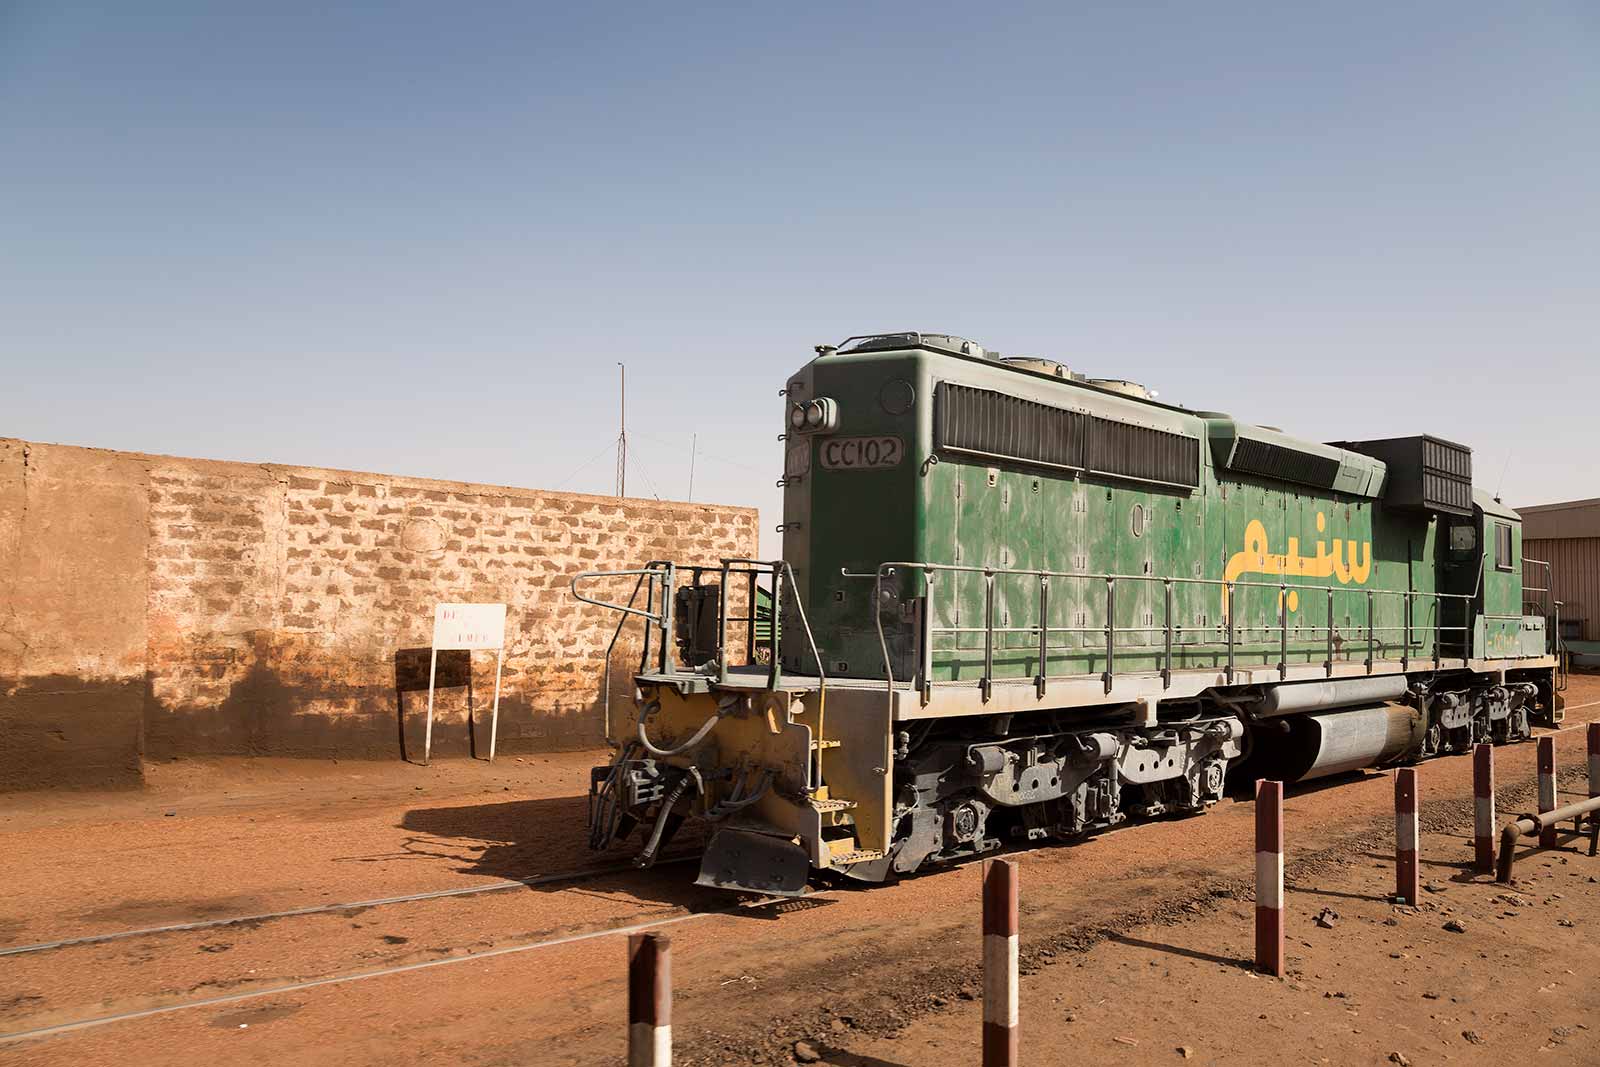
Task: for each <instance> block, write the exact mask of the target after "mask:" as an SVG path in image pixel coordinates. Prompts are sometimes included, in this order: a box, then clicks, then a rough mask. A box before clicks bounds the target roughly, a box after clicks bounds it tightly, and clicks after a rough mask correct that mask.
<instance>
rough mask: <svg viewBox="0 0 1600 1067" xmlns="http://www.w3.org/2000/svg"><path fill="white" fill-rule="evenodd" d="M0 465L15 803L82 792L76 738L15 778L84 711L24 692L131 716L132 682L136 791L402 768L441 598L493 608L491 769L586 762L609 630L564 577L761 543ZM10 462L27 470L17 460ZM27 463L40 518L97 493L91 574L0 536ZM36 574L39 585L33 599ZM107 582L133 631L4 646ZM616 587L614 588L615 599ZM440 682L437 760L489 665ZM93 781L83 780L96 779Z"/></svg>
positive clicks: (449, 673)
mask: <svg viewBox="0 0 1600 1067" xmlns="http://www.w3.org/2000/svg"><path fill="white" fill-rule="evenodd" d="M0 444H4V445H5V450H4V451H3V452H0V459H3V460H4V461H5V465H4V467H3V469H0V564H6V563H10V562H12V561H13V560H14V561H16V562H17V563H19V564H20V572H21V573H22V574H24V575H25V576H32V577H27V578H25V580H22V581H20V582H19V581H16V580H14V581H13V582H12V583H11V585H10V586H9V587H8V586H0V595H4V596H5V597H6V598H7V599H6V603H5V608H6V610H7V611H8V612H9V616H10V625H8V626H6V627H5V628H4V629H0V685H3V686H4V687H5V688H4V690H3V693H0V730H4V733H5V734H6V735H10V734H11V733H12V732H13V731H12V729H10V728H8V727H17V728H19V729H20V730H21V732H22V733H23V734H26V735H28V736H29V737H32V738H33V739H34V741H33V742H29V743H24V744H21V745H20V746H13V747H12V748H8V749H3V750H0V783H4V784H5V785H9V786H11V787H13V788H15V787H18V786H22V787H28V786H37V785H47V784H52V783H54V782H56V781H62V780H74V779H79V778H83V777H86V775H84V774H80V773H78V771H79V767H78V765H77V762H76V760H77V757H78V755H79V751H80V748H81V743H82V739H80V742H79V743H78V744H75V743H73V742H72V741H71V740H67V739H63V740H61V741H60V742H59V743H58V744H57V745H56V747H55V749H54V750H53V751H52V753H51V758H50V759H49V760H46V761H45V764H44V765H38V766H36V765H32V764H30V756H29V749H30V748H33V749H36V748H37V746H38V739H39V738H49V737H52V736H54V734H52V731H58V732H59V731H62V730H66V731H69V732H70V731H71V729H72V723H73V722H74V721H75V720H76V719H77V718H79V717H81V716H82V715H83V714H84V711H83V708H82V702H81V701H78V702H77V703H74V702H72V701H65V700H61V701H53V700H52V699H50V698H48V697H47V696H45V697H41V696H40V694H39V690H38V686H39V685H40V684H45V685H46V690H45V691H46V692H49V691H57V690H60V689H61V688H62V687H63V686H64V685H67V684H68V683H70V686H68V687H71V686H81V685H91V686H94V685H101V684H102V683H105V682H106V681H107V679H110V678H113V676H114V678H115V679H116V681H115V684H116V685H119V686H122V687H123V689H121V690H119V692H121V693H122V694H123V696H124V697H125V698H126V697H127V695H128V694H127V692H126V685H127V683H128V681H129V679H130V678H132V679H134V680H136V682H137V686H138V693H137V694H136V696H137V699H136V701H135V706H136V707H137V721H136V722H135V723H130V721H129V715H128V711H127V701H126V699H125V700H124V702H123V703H122V704H121V705H119V707H120V708H121V709H122V710H121V713H120V717H119V718H118V720H117V721H118V723H119V724H120V727H121V733H120V734H119V737H120V738H121V739H120V740H118V741H115V742H112V743H111V747H112V749H114V750H117V751H118V752H120V756H119V757H118V758H117V759H113V760H112V761H111V763H112V764H114V765H115V766H117V767H122V768H133V769H134V771H135V773H136V768H137V766H138V761H139V757H140V756H145V757H149V758H166V757H170V756H175V755H204V754H274V755H298V756H357V757H394V756H397V755H399V754H401V752H402V746H403V745H404V746H406V751H407V753H408V754H410V755H412V756H416V755H418V754H420V744H421V730H422V722H423V710H424V705H425V700H426V693H425V691H422V690H425V688H426V684H427V669H428V650H427V646H428V644H429V639H430V637H431V632H432V618H433V607H434V604H436V603H438V602H440V601H471V602H496V603H498V602H503V603H505V604H506V605H507V643H506V650H505V662H504V672H503V678H502V694H501V702H500V730H499V738H500V748H501V750H502V751H512V752H515V751H529V750H535V749H540V748H546V749H548V748H558V747H575V746H581V745H589V744H595V743H598V742H599V741H600V740H601V739H602V738H603V736H604V726H605V724H604V723H603V722H602V721H601V714H600V702H601V696H602V694H601V682H600V679H601V674H602V667H603V664H604V652H605V646H606V643H607V642H608V641H609V640H610V638H611V634H612V630H613V628H614V626H615V622H616V617H615V616H614V615H612V614H610V613H608V612H604V611H602V610H600V609H596V608H591V607H588V606H586V605H582V604H580V603H579V602H577V601H576V600H574V599H573V598H572V596H571V595H570V593H569V591H568V583H569V582H570V580H571V576H572V575H573V574H574V573H576V572H577V571H580V570H584V569H599V568H606V569H610V568H620V567H633V566H638V565H639V564H640V563H642V562H644V561H646V560H649V559H674V560H678V561H682V562H704V563H711V562H714V561H715V560H717V559H719V558H721V557H722V556H725V555H741V556H748V555H750V554H752V553H753V552H754V550H755V548H756V544H757V529H756V520H757V517H756V513H755V511H754V510H753V509H745V508H730V507H720V506H714V505H699V504H694V505H691V504H678V503H661V502H655V501H642V500H634V499H625V500H619V499H616V498H612V497H596V496H585V495H579V494H571V493H550V492H540V491H533V490H525V489H511V488H503V487H492V486H482V485H468V484H462V483H451V482H438V481H430V480H424V479H415V478H403V477H396V476H389V475H377V474H359V473H352V472H348V471H333V470H317V469H309V468H300V467H284V466H276V465H251V464H240V463H219V462H211V461H205V460H191V459H175V458H171V457H163V456H144V455H134V454H128V453H112V452H102V451H97V450H90V449H75V448H66V447H62V446H47V445H29V444H25V443H23V442H14V441H10V442H0ZM13 453H15V456H13ZM24 453H27V454H29V455H30V456H31V461H30V462H31V467H29V468H28V469H27V470H26V471H24V469H23V467H22V466H21V464H20V462H14V461H13V460H14V459H16V460H20V457H21V456H22V455H23V454H24ZM46 461H48V462H46ZM41 464H44V466H46V467H58V468H60V471H61V473H60V474H58V475H56V476H54V477H55V479H56V480H55V481H54V482H52V483H51V484H57V485H59V489H57V490H55V491H53V492H54V496H53V498H52V499H53V504H52V505H51V506H53V507H55V508H56V509H57V510H59V511H61V512H62V513H63V515H67V514H68V513H72V512H74V511H75V510H76V509H77V505H75V504H74V502H73V501H74V499H76V498H75V496H74V494H75V492H77V491H78V490H79V489H83V490H87V489H88V488H90V487H89V486H88V485H87V484H86V485H84V486H75V485H74V484H73V483H74V478H75V477H76V475H75V473H74V472H77V471H80V470H82V471H85V472H89V471H93V472H96V473H95V474H94V477H95V478H97V479H98V480H99V483H109V488H102V489H99V490H97V492H99V493H100V495H101V496H102V497H103V496H105V494H106V493H107V492H111V493H112V494H113V495H114V496H115V498H116V500H117V501H118V503H119V508H120V510H117V511H116V512H115V514H114V515H111V514H110V513H109V512H108V513H107V514H108V515H110V517H109V518H107V520H106V521H109V522H112V523H113V524H114V525H115V526H116V528H117V530H118V535H117V537H116V538H114V539H113V540H114V541H115V542H116V545H117V546H119V547H117V548H116V550H115V552H113V553H112V555H113V556H114V557H115V558H105V559H102V558H101V557H104V556H106V553H107V552H108V551H110V549H108V548H107V547H106V545H107V542H106V541H105V539H104V538H103V537H102V538H101V539H100V540H99V541H97V542H96V543H93V544H91V543H88V542H87V541H86V540H85V539H84V538H81V537H78V536H71V535H69V536H66V537H64V538H53V539H49V540H45V539H42V538H41V533H42V530H41V528H40V526H39V525H38V523H37V522H29V523H26V524H24V523H21V522H18V521H14V519H13V514H14V513H17V512H21V511H25V510H28V509H25V508H22V507H21V506H20V504H19V503H18V502H27V501H33V500H34V499H35V498H36V497H38V496H39V495H40V494H41V492H42V491H43V490H42V488H41V487H42V486H43V485H44V484H45V479H44V478H42V477H41V475H40V474H39V469H40V467H41ZM107 472H110V473H107ZM25 475H27V476H28V477H25ZM30 477H31V484H30V481H29V478H30ZM85 477H86V478H87V477H88V474H87V473H86V474H85ZM97 484H98V483H97ZM91 496H92V494H91ZM84 499H86V500H87V499H89V498H87V497H86V498H84ZM31 506H32V507H33V509H34V510H37V509H38V508H39V507H40V505H39V504H37V503H35V504H33V505H31ZM101 510H102V511H104V510H105V509H103V508H102V509H101ZM64 521H65V520H64ZM59 525H60V524H59V523H58V526H59ZM66 525H68V526H70V525H71V523H70V522H66ZM92 525H93V524H91V526H92ZM102 533H103V531H102ZM8 545H9V546H11V547H10V548H9V549H8V548H7V546H8ZM7 552H9V553H10V555H9V556H8V555H6V553H7ZM108 572H109V573H108ZM45 574H49V575H51V576H53V579H54V580H52V581H39V580H37V579H38V578H39V576H41V575H45ZM107 580H109V581H111V582H112V583H113V584H116V585H117V586H118V588H119V589H123V592H122V594H121V597H122V599H123V600H126V599H127V598H128V596H129V595H130V594H129V593H128V592H127V591H126V590H127V589H128V588H132V587H135V586H136V590H135V593H136V596H137V604H138V605H139V606H140V607H142V611H138V612H124V614H132V615H136V617H134V618H128V619H125V620H123V621H121V622H117V623H111V622H107V621H105V620H99V621H96V622H95V623H94V624H93V625H90V622H89V621H87V620H85V619H83V618H79V619H78V621H76V622H72V621H69V622H68V624H67V625H66V626H65V627H64V628H63V629H62V631H61V633H60V634H59V639H58V640H56V641H55V643H54V644H53V645H52V646H51V648H50V650H49V651H48V654H38V653H37V652H36V651H35V650H31V649H29V648H26V647H23V646H20V645H18V644H17V642H16V639H15V637H14V634H15V633H17V632H19V627H20V628H21V629H22V630H26V629H28V628H30V627H31V626H33V625H34V624H35V623H36V622H38V621H41V620H44V619H46V618H49V617H51V611H52V608H51V605H52V603H55V602H57V601H62V600H71V599H72V598H74V597H75V598H78V600H85V599H86V598H87V600H88V601H92V600H93V599H94V596H95V593H94V590H95V589H96V588H97V586H98V585H99V584H100V583H103V582H105V581H107ZM629 587H630V586H629V585H626V584H622V583H619V584H618V585H617V587H616V590H615V591H616V592H617V593H618V594H619V596H620V597H621V598H625V597H626V594H627V591H628V588H629ZM57 614H59V612H57ZM5 618H6V616H4V615H0V619H5ZM94 626H99V627H100V629H101V630H105V629H107V628H109V631H110V632H112V633H113V634H114V635H115V640H114V641H112V642H110V643H111V644H113V645H117V647H118V651H119V656H120V658H119V659H118V662H119V663H121V664H122V666H121V667H119V668H118V670H117V671H107V670H106V669H105V665H104V664H103V663H101V662H100V660H97V659H95V658H94V657H92V656H87V655H86V654H85V652H84V650H83V648H82V647H80V645H81V644H82V642H81V641H80V638H79V631H80V630H81V631H83V632H84V633H85V634H87V633H90V632H98V631H95V630H94ZM101 643H102V644H105V643H106V642H105V641H101ZM637 649H638V646H637V641H636V638H634V637H632V636H631V635H627V636H625V637H624V640H623V641H621V642H619V645H618V651H617V654H616V657H615V659H614V660H613V662H614V664H615V667H614V676H615V677H614V685H613V704H614V706H616V707H621V708H622V709H626V707H627V703H628V690H627V675H628V671H629V663H630V659H636V657H637V654H638V653H637ZM100 659H104V657H103V656H102V657H100ZM118 671H120V673H118ZM439 672H440V678H439V681H440V685H441V686H442V688H440V690H439V692H438V696H437V699H436V716H437V722H436V725H435V733H434V751H435V753H436V754H446V755H448V754H452V753H459V752H466V751H467V750H468V748H469V746H470V745H471V744H472V741H473V736H472V734H471V733H470V730H469V708H470V711H471V720H472V721H475V722H476V723H477V726H478V729H479V730H480V731H482V730H486V729H487V723H488V715H489V706H490V702H491V697H492V694H493V685H494V657H493V654H492V653H483V652H480V653H477V654H475V656H474V658H473V660H472V664H471V669H470V671H469V670H468V665H467V661H466V657H465V654H463V653H454V654H445V655H441V657H440V668H439ZM41 679H43V680H46V681H44V682H42V683H41V681H40V680H41ZM50 679H54V681H49V680H50ZM468 683H470V688H469V685H468ZM52 686H53V687H54V689H51V688H50V687H52ZM619 701H620V704H619V703H618V702H619ZM130 726H133V727H134V729H133V730H132V732H131V735H130V731H129V727H130ZM130 736H131V739H132V740H131V742H130V740H129V738H130ZM477 740H478V743H479V744H480V745H484V744H486V743H487V734H486V733H480V734H478V736H477ZM130 744H131V745H132V746H133V747H132V749H131V750H130V747H129V746H130ZM105 764H106V761H105V760H104V759H101V760H98V761H97V762H96V765H95V769H94V770H93V772H92V773H91V774H88V775H87V777H89V778H93V779H95V780H100V779H103V778H105V777H106V776H107V775H106V767H105ZM116 776H118V775H112V777H116ZM122 776H123V777H126V775H122Z"/></svg>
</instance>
